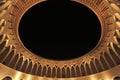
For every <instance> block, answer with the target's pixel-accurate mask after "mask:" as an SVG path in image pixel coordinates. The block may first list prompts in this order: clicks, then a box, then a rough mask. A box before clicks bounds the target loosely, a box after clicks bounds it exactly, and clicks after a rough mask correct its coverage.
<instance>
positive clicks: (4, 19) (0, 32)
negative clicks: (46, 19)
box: [0, 0, 120, 80]
mask: <svg viewBox="0 0 120 80" xmlns="http://www.w3.org/2000/svg"><path fill="white" fill-rule="evenodd" d="M73 1H75V2H78V3H81V4H83V5H85V6H87V7H89V8H90V9H91V10H92V11H93V12H94V13H95V14H96V15H97V16H98V18H99V20H100V22H101V28H102V36H101V39H100V41H99V43H98V45H97V46H96V47H95V48H94V49H93V50H92V51H90V52H89V53H87V54H86V55H84V56H82V57H79V58H76V59H72V60H67V61H55V60H48V59H44V58H42V57H38V56H36V55H34V53H32V52H30V51H29V50H28V49H27V48H25V46H24V45H23V44H22V42H21V41H20V39H19V35H18V27H19V26H18V25H19V22H20V19H21V17H22V16H23V15H24V13H25V12H26V11H27V10H28V9H29V8H31V7H32V6H34V5H36V4H38V3H41V2H44V0H2V1H0V63H1V64H0V66H1V67H2V66H8V67H10V68H12V69H14V70H16V71H18V73H19V72H22V73H23V74H29V76H35V77H36V80H37V78H38V77H46V78H54V77H55V78H56V80H57V79H59V78H66V79H67V78H73V77H74V78H76V79H77V77H78V79H82V77H87V76H88V75H94V74H97V73H100V72H104V71H106V70H109V69H111V68H114V67H115V66H118V65H119V64H120V8H119V7H120V1H119V0H73ZM118 72H120V71H118ZM22 73H21V74H22ZM5 74H6V73H5ZM16 74H17V72H16ZM110 74H111V73H110ZM108 75H109V73H108ZM115 75H116V74H113V75H112V76H115ZM117 75H119V74H117ZM3 76H4V75H3ZM3 76H2V75H0V79H2V77H3ZM9 76H11V77H13V79H16V78H15V76H14V75H13V74H11V75H9ZM104 78H105V77H103V79H104ZM20 79H21V78H20ZM66 79H65V80H66ZM97 79H98V78H97ZM105 79H107V78H105ZM31 80H33V79H31ZM43 80H44V79H43ZM48 80H49V79H48ZM73 80H74V79H73ZM91 80H92V79H91ZM111 80H112V79H111Z"/></svg>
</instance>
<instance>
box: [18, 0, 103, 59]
mask: <svg viewBox="0 0 120 80" xmlns="http://www.w3.org/2000/svg"><path fill="white" fill-rule="evenodd" d="M19 36H20V39H21V41H22V43H23V44H24V46H25V47H26V48H27V49H29V50H30V51H31V52H33V53H35V54H36V55H38V56H40V57H43V58H47V59H53V60H70V59H74V58H78V57H81V56H83V55H85V54H86V53H88V52H90V51H91V50H92V49H93V48H95V46H96V45H97V44H98V42H99V40H100V37H101V24H100V21H99V19H98V17H97V16H96V14H95V13H94V12H93V11H92V10H90V9H89V8H88V7H86V6H84V5H82V4H80V3H77V2H74V1H70V0H50V1H45V2H42V3H39V4H37V5H35V6H33V7H32V8H30V9H29V10H28V11H27V12H26V13H25V14H24V15H23V17H22V19H21V21H20V24H19Z"/></svg>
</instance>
